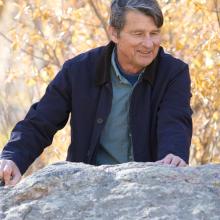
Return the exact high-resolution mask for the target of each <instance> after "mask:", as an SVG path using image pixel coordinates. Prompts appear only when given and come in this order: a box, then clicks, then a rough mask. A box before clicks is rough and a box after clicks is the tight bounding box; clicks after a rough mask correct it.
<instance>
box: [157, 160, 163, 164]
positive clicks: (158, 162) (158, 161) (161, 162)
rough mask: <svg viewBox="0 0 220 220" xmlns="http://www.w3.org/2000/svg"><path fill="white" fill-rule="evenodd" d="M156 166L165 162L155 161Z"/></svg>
mask: <svg viewBox="0 0 220 220" xmlns="http://www.w3.org/2000/svg"><path fill="white" fill-rule="evenodd" d="M155 163H156V164H163V160H157V161H155Z"/></svg>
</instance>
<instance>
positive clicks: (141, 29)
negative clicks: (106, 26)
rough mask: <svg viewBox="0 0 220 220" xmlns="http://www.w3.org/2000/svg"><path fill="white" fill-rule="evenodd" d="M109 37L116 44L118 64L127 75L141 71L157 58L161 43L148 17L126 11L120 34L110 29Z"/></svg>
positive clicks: (158, 33) (156, 30)
mask: <svg viewBox="0 0 220 220" xmlns="http://www.w3.org/2000/svg"><path fill="white" fill-rule="evenodd" d="M110 35H111V39H112V41H113V42H115V43H116V44H117V55H118V61H119V64H120V65H121V67H122V69H123V70H124V71H126V72H127V73H131V74H132V73H133V74H134V73H137V72H139V71H141V70H142V69H144V68H145V67H146V66H148V65H149V64H150V63H151V62H152V61H153V60H154V58H155V57H156V56H157V53H158V50H159V47H160V42H161V35H160V29H159V28H158V27H157V26H156V24H155V23H154V20H153V18H152V17H150V16H146V15H144V14H143V13H141V12H138V11H128V12H127V13H126V17H125V26H124V28H123V29H122V30H121V32H120V33H119V34H118V33H117V31H116V30H115V29H114V28H113V27H110Z"/></svg>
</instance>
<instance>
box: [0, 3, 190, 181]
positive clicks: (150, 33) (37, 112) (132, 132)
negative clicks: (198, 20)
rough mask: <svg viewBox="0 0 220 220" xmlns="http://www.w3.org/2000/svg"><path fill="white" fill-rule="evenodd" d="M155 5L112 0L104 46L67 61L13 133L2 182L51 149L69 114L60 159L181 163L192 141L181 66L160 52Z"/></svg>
mask: <svg viewBox="0 0 220 220" xmlns="http://www.w3.org/2000/svg"><path fill="white" fill-rule="evenodd" d="M162 25H163V15H162V12H161V9H160V7H159V5H158V3H157V2H156V0H113V1H112V4H111V17H110V27H109V33H110V36H111V42H110V43H109V44H108V45H107V46H104V47H99V48H95V49H93V50H90V51H88V52H86V53H83V54H80V55H79V56H77V57H75V58H73V59H71V60H68V61H67V62H65V64H64V65H63V68H62V70H61V71H60V72H59V73H58V74H57V76H56V77H55V79H54V80H53V81H52V82H51V83H50V84H49V86H48V88H47V90H46V93H45V95H44V96H43V98H42V99H41V100H40V102H38V103H35V104H34V105H33V106H32V107H31V108H30V110H29V112H28V113H27V115H26V117H25V119H24V120H22V121H21V122H19V123H18V124H17V125H16V126H15V128H14V129H13V131H12V134H11V138H10V140H9V142H8V143H7V144H6V146H5V148H4V149H3V152H2V155H1V158H2V159H1V160H0V165H1V168H0V177H1V178H2V179H3V180H4V181H5V184H6V185H14V184H16V183H17V182H18V181H19V180H20V178H21V175H22V174H23V173H24V172H25V171H26V169H27V168H28V167H29V166H30V164H31V163H32V162H33V161H34V160H35V159H36V157H38V156H39V155H40V154H41V153H42V151H43V149H44V148H45V147H46V146H48V145H50V144H51V142H52V139H53V136H54V134H55V133H56V131H57V130H58V129H61V128H63V127H64V125H65V124H66V122H67V120H68V116H69V114H70V113H71V120H70V125H71V144H70V146H69V149H68V154H67V160H68V161H74V162H84V163H89V164H94V165H100V164H116V163H123V162H128V161H133V160H134V161H143V162H146V161H157V162H159V163H162V164H171V165H174V166H185V165H186V163H187V162H188V159H189V146H190V142H191V136H192V120H191V114H192V111H191V108H190V97H191V93H190V77H189V71H188V66H187V65H186V64H185V63H184V62H182V61H180V60H178V59H175V58H173V57H172V56H171V55H168V54H166V53H165V52H164V51H163V48H162V47H160V43H161V34H160V29H161V27H162Z"/></svg>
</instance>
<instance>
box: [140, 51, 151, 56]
mask: <svg viewBox="0 0 220 220" xmlns="http://www.w3.org/2000/svg"><path fill="white" fill-rule="evenodd" d="M138 53H140V54H141V55H144V56H146V55H151V54H152V51H140V50H139V51H138Z"/></svg>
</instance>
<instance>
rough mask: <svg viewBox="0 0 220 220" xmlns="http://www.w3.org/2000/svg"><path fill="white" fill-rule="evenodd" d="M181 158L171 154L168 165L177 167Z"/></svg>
mask: <svg viewBox="0 0 220 220" xmlns="http://www.w3.org/2000/svg"><path fill="white" fill-rule="evenodd" d="M181 160H182V159H181V158H180V157H177V156H173V157H172V160H171V162H170V165H172V166H175V167H177V166H178V165H179V164H180V162H181Z"/></svg>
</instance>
